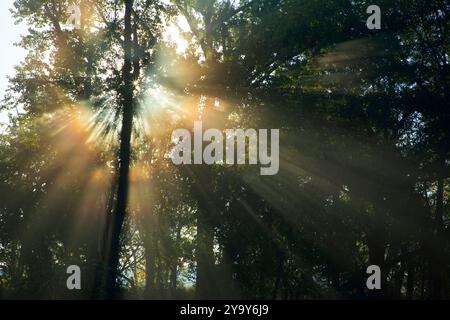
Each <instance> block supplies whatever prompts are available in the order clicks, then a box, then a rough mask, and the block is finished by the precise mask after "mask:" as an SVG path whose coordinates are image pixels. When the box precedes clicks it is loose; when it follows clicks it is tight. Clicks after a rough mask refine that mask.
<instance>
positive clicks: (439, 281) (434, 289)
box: [430, 177, 445, 299]
mask: <svg viewBox="0 0 450 320" xmlns="http://www.w3.org/2000/svg"><path fill="white" fill-rule="evenodd" d="M443 216H444V179H443V178H442V177H439V178H438V181H437V191H436V209H435V215H434V219H435V220H434V226H435V227H434V243H433V244H432V247H431V252H432V254H431V259H430V269H431V270H430V277H431V279H430V298H432V299H442V297H443V289H444V285H443V282H444V281H445V279H444V272H445V271H444V270H443V268H442V266H443V263H444V261H443V260H444V257H443V255H444V253H443V252H442V247H443V246H442V241H443V231H444V222H443Z"/></svg>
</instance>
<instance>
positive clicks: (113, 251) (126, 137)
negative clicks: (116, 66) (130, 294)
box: [105, 0, 133, 298]
mask: <svg viewBox="0 0 450 320" xmlns="http://www.w3.org/2000/svg"><path fill="white" fill-rule="evenodd" d="M132 7H133V0H125V31H124V51H125V59H124V65H123V70H122V71H123V74H122V77H123V89H122V129H121V133H120V150H119V159H118V160H119V161H118V186H117V199H116V208H115V210H114V212H113V216H112V219H111V224H110V227H109V232H108V239H109V241H108V244H109V247H108V251H109V253H108V254H107V255H106V261H107V270H106V280H105V282H106V297H108V298H114V297H115V294H116V291H117V290H116V278H117V270H118V265H119V252H120V248H119V244H120V234H121V231H122V226H123V222H124V219H125V214H126V209H127V200H128V184H129V183H128V174H129V170H130V153H131V133H132V128H133V75H132V60H133V59H132V41H131V36H132V33H133V30H132V26H131V14H132Z"/></svg>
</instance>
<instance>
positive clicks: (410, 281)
mask: <svg viewBox="0 0 450 320" xmlns="http://www.w3.org/2000/svg"><path fill="white" fill-rule="evenodd" d="M413 297H414V265H413V263H412V262H408V278H407V279H406V299H407V300H412V299H413Z"/></svg>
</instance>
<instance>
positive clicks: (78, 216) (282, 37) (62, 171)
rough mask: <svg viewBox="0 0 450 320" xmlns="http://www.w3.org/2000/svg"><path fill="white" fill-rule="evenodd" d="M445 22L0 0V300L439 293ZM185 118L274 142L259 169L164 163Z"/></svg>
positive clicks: (444, 205) (316, 5) (410, 5)
mask: <svg viewBox="0 0 450 320" xmlns="http://www.w3.org/2000/svg"><path fill="white" fill-rule="evenodd" d="M372 5H376V6H378V7H379V8H380V13H381V22H380V28H369V27H368V23H369V22H368V19H369V18H370V13H368V11H367V8H368V7H369V6H372ZM68 8H71V9H70V10H69V9H68ZM73 8H77V10H79V11H77V10H72V9H73ZM74 12H75V13H76V14H77V17H76V18H78V19H79V21H78V23H77V24H74V25H71V23H70V18H71V17H72V16H71V14H73V13H74ZM449 12H450V11H449V6H448V2H447V1H445V0H371V1H365V0H333V1H327V0H77V1H72V0H15V1H14V5H13V8H12V9H11V15H12V16H13V18H14V20H15V21H16V22H17V23H24V24H26V26H27V29H28V31H27V33H26V34H24V35H23V36H22V39H21V41H20V43H19V44H18V45H19V46H20V47H21V48H23V49H24V50H26V57H25V59H23V61H21V62H20V64H19V65H17V66H16V68H15V72H14V75H13V76H11V77H10V79H9V85H8V89H7V91H6V93H5V95H4V96H3V97H0V112H6V113H8V114H9V122H8V124H7V125H4V126H2V127H1V129H0V299H148V300H155V299H156V300H159V299H189V300H190V299H265V300H313V299H320V300H323V299H332V300H336V299H396V300H397V299H405V300H437V299H450V104H449V103H448V101H449V100H448V94H449V83H450V79H449V39H450V37H449V28H448V27H449V21H450V19H448V15H449ZM196 121H197V122H198V121H201V123H202V125H203V130H207V129H214V130H216V131H215V132H219V133H220V132H224V133H225V132H226V130H238V129H239V130H240V129H242V130H248V129H255V130H256V131H259V130H261V129H264V130H267V131H268V132H271V130H279V131H277V132H279V146H277V147H278V148H279V150H275V149H274V144H273V143H272V144H271V147H270V148H268V151H270V149H272V156H274V154H275V151H278V152H279V163H278V165H279V168H278V171H277V172H275V174H270V175H262V174H261V173H260V169H262V167H261V166H260V165H253V164H251V163H248V162H247V163H244V164H243V163H242V161H241V162H240V161H234V160H235V159H234V156H236V157H237V158H238V159H239V157H243V158H244V159H245V158H246V157H248V158H250V156H251V155H250V153H252V152H253V151H254V150H253V149H252V148H251V146H250V147H248V148H244V153H247V154H242V153H241V154H237V155H236V154H233V156H232V157H233V159H229V160H231V161H230V162H228V161H214V163H212V164H211V163H202V162H200V163H199V164H194V163H192V164H175V163H174V162H173V161H172V160H171V157H170V153H171V150H173V148H174V145H176V141H174V140H173V139H172V133H173V132H174V130H176V129H179V128H184V129H186V130H187V131H188V132H192V131H193V128H194V123H195V122H196ZM267 131H266V132H267ZM259 132H261V131H259ZM224 137H225V138H226V135H224ZM269 141H270V139H269ZM192 143H194V139H192ZM196 143H197V142H196ZM199 143H200V147H202V145H201V144H202V143H204V142H202V141H200V142H199ZM248 144H249V145H250V144H251V143H250V140H249V143H248ZM269 145H270V144H269ZM260 147H261V146H260ZM193 149H194V148H193ZM239 150H240V149H239ZM194 151H195V150H193V151H192V152H194ZM216 152H217V151H216ZM269 153H270V152H269ZM224 154H225V153H224ZM216 155H217V154H216ZM266 155H267V154H266ZM183 156H187V157H188V158H189V159H191V155H190V154H184V155H183ZM195 157H196V155H195V154H193V155H192V159H194V158H195ZM241 159H242V158H241ZM272 160H274V159H272ZM74 265H75V266H79V268H80V270H81V288H80V289H79V290H77V289H75V290H69V289H68V287H67V282H66V281H67V279H68V277H69V276H70V274H68V273H67V270H68V267H69V266H74ZM371 265H376V266H379V268H380V270H381V280H380V281H381V289H378V290H369V289H368V288H367V286H366V280H367V277H368V274H367V273H366V270H367V268H368V267H369V266H371Z"/></svg>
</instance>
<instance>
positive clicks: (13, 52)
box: [0, 0, 27, 123]
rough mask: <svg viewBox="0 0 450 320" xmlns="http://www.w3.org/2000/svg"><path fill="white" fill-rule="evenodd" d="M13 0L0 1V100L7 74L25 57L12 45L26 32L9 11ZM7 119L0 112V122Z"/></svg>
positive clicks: (4, 88)
mask: <svg viewBox="0 0 450 320" xmlns="http://www.w3.org/2000/svg"><path fill="white" fill-rule="evenodd" d="M13 3H14V0H1V1H0V30H1V38H0V44H1V48H0V100H2V99H3V96H4V94H5V90H6V88H7V87H8V79H7V76H12V75H13V74H14V66H15V65H17V64H19V63H20V61H22V60H23V58H24V57H25V50H23V49H21V48H18V47H16V46H14V43H17V42H19V41H20V35H24V34H26V32H27V28H26V26H25V25H15V24H14V21H13V18H12V16H11V12H9V9H10V8H12V5H13ZM5 121H7V115H6V114H5V113H4V112H2V113H0V123H5Z"/></svg>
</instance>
